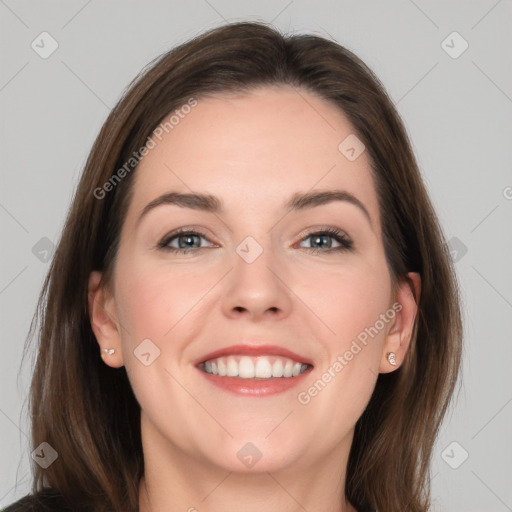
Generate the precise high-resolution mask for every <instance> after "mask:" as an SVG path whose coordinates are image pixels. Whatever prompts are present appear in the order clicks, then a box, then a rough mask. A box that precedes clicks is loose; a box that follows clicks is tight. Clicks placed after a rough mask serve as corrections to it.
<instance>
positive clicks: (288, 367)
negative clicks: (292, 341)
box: [283, 360, 293, 377]
mask: <svg viewBox="0 0 512 512" xmlns="http://www.w3.org/2000/svg"><path fill="white" fill-rule="evenodd" d="M283 375H284V376H285V377H291V376H292V375H293V361H290V360H288V361H286V364H285V365H284V371H283Z"/></svg>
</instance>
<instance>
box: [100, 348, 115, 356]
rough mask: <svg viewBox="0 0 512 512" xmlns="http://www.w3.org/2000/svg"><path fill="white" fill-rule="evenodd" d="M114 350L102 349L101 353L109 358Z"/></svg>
mask: <svg viewBox="0 0 512 512" xmlns="http://www.w3.org/2000/svg"><path fill="white" fill-rule="evenodd" d="M115 351H116V350H115V349H114V348H104V349H103V350H102V352H103V353H104V354H105V355H107V356H111V355H112V354H113V353H114V352H115Z"/></svg>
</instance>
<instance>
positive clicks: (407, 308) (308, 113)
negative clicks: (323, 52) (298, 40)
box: [91, 87, 415, 471]
mask: <svg viewBox="0 0 512 512" xmlns="http://www.w3.org/2000/svg"><path fill="white" fill-rule="evenodd" d="M189 110H190V111H189ZM185 111H186V112H188V113H187V114H183V112H185ZM181 112H182V117H179V122H177V123H176V119H175V120H174V123H173V125H172V126H173V128H172V129H169V128H168V130H167V131H168V133H166V132H165V130H163V132H162V130H160V131H159V132H158V133H159V135H160V136H159V137H156V136H154V137H153V139H152V140H153V142H154V145H153V144H151V146H154V147H152V149H149V150H148V152H147V153H146V155H145V156H144V157H143V159H142V161H141V163H140V164H139V166H138V168H137V170H136V171H134V172H136V174H135V176H134V178H135V183H134V196H133V199H132V201H131V203H130V206H129V210H128V213H127V216H126V219H125V222H124V225H123V227H122V233H121V240H120V246H119V252H118V258H117V261H116V266H115V271H114V286H113V295H112V297H110V298H108V300H106V301H105V303H104V309H105V310H106V311H107V312H108V313H109V315H110V317H111V318H112V319H114V322H113V324H112V329H110V330H109V327H108V324H107V323H105V324H104V325H103V327H101V328H99V327H98V325H99V324H100V323H101V320H97V321H93V328H94V329H95V333H96V335H97V338H98V342H99V343H100V345H101V346H102V348H110V347H115V348H116V353H115V354H114V355H109V356H105V362H106V363H107V364H110V365H111V366H121V365H125V367H126V370H127V373H128V376H129V379H130V382H131V385H132V387H133V390H134V392H135V395H136V398H137V400H138V402H139V404H140V406H141V410H142V429H143V441H144V442H145V443H146V445H151V446H152V447H153V448H154V449H155V452H156V451H160V453H162V452H165V453H168V454H172V455H173V456H176V457H188V458H190V457H192V458H193V459H194V460H196V461H200V462H201V463H202V464H211V465H212V466H216V467H222V468H223V469H227V470H229V471H258V470H261V471H273V470H276V469H279V468H286V467H290V466H291V465H292V464H297V463H301V464H302V463H303V464H308V465H309V466H308V467H311V466H312V464H314V463H315V462H319V461H321V460H325V457H326V456H333V457H338V459H339V457H340V456H346V455H348V449H349V447H350V444H351V441H352V434H353V429H354V425H355V423H356V421H357V420H358V418H359V417H360V416H361V414H362V412H363V410H364V409H365V407H366V405H367V403H368V401H369V399H370V396H371V394H372V391H373V389H374V386H375V383H376V379H377V376H378V374H379V372H388V371H391V370H392V369H394V368H395V367H393V366H391V365H390V364H389V362H388V361H387V359H386V357H385V354H386V352H388V351H394V352H395V353H396V360H397V362H398V364H400V363H401V362H402V361H403V357H404V355H405V351H406V350H407V340H408V337H409V335H410V332H411V330H412V322H413V318H414V314H415V309H414V307H413V304H414V300H413V299H412V298H411V297H412V296H411V293H410V290H409V287H408V286H405V285H401V286H399V287H398V288H397V289H396V290H394V289H393V288H392V283H391V278H390V273H389V270H388V267H387V264H386V258H385V254H384V248H383V243H382V236H381V219H380V217H379V205H378V200H377V195H376V190H375V187H374V184H373V181H372V177H371V174H370V161H369V157H368V155H367V152H366V151H364V148H363V147H361V146H360V142H358V140H357V139H355V138H354V137H355V135H354V129H353V127H352V126H351V124H350V123H349V122H348V120H347V118H346V117H345V116H344V115H343V114H342V113H341V112H340V111H339V110H338V109H337V108H335V107H334V106H333V105H331V104H330V103H328V102H326V101H324V100H321V99H319V98H317V97H316V96H314V95H312V94H310V93H308V92H305V91H302V90H301V91H300V94H299V92H298V91H296V90H294V89H292V88H288V87H281V88H259V89H256V90H254V91H253V92H252V93H251V94H249V95H243V96H242V95H240V96H233V95H232V96H228V95H225V96H222V97H220V96H219V97H217V98H208V99H199V100H198V101H197V105H196V106H193V107H191V108H190V109H185V110H182V111H181ZM166 120H167V118H166ZM161 132H162V133H163V134H162V133H161ZM347 137H349V138H348V139H347ZM160 139H161V140H160ZM343 141H345V142H344V143H343V144H341V143H342V142H343ZM340 144H341V146H340ZM361 151H362V152H361ZM320 192H326V193H327V194H324V195H316V194H318V193H320ZM335 192H336V194H335ZM165 194H175V196H174V198H175V202H172V201H171V199H172V196H168V201H165V200H159V201H158V205H157V206H155V205H153V207H152V208H148V209H146V206H147V205H148V204H150V203H151V202H153V201H155V199H157V198H160V197H162V196H164V195H165ZM176 194H187V195H191V194H198V195H201V196H209V197H210V196H214V197H215V199H214V200H211V198H210V201H205V200H200V199H198V198H193V197H192V196H190V197H188V199H187V198H182V199H177V197H178V196H177V195H176ZM303 195H304V196H306V197H305V198H301V196H303ZM310 195H311V198H310V199H307V197H309V196H310ZM143 211H145V213H144V214H143V213H142V212H143ZM176 230H183V231H185V232H190V231H192V232H194V233H192V234H191V233H188V234H182V235H181V236H179V235H174V236H173V233H174V232H175V231H176ZM326 231H327V233H326ZM164 245H165V247H164ZM96 277H98V276H97V275H96ZM94 279H95V277H94V276H92V278H91V286H92V285H93V284H94V283H95V281H94ZM96 284H97V281H96ZM91 289H93V287H92V288H91ZM97 298H98V297H97ZM397 301H398V302H399V303H400V304H397ZM93 316H94V315H93ZM96 316H97V319H99V318H100V316H101V312H100V311H99V310H98V313H97V314H96ZM218 351H221V352H218ZM218 356H222V358H219V357H218ZM206 360H209V362H208V363H207V364H206V365H203V364H201V363H204V362H205V361H206ZM297 364H298V366H297ZM206 370H207V371H210V372H214V373H215V372H220V374H221V375H215V374H208V373H206ZM299 370H305V371H304V372H303V373H301V374H299V375H297V376H293V375H294V374H296V373H297V371H299ZM254 372H258V375H260V377H259V378H256V379H255V378H254ZM284 372H292V376H291V377H285V376H275V377H272V376H273V375H280V374H281V375H282V374H283V373H284ZM236 373H239V375H238V376H235V374H236ZM240 373H241V374H242V376H240ZM287 374H288V373H287ZM341 454H343V455H341ZM252 467H254V469H252Z"/></svg>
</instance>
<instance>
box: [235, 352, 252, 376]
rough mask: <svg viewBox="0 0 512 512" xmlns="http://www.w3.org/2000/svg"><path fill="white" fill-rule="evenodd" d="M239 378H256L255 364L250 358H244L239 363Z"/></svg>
mask: <svg viewBox="0 0 512 512" xmlns="http://www.w3.org/2000/svg"><path fill="white" fill-rule="evenodd" d="M238 376H239V377H241V378H242V379H252V378H254V363H253V362H252V359H251V358H250V357H247V356H244V357H242V358H241V359H240V362H239V363H238Z"/></svg>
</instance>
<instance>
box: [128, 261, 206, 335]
mask: <svg viewBox="0 0 512 512" xmlns="http://www.w3.org/2000/svg"><path fill="white" fill-rule="evenodd" d="M135 268H136V269H137V271H134V269H135ZM120 275H123V279H121V280H120V284H119V286H118V297H119V298H120V299H119V301H118V302H119V303H120V311H119V314H120V316H122V319H124V322H125V323H126V327H127V330H128V331H129V333H130V334H129V336H130V337H132V338H140V337H141V336H142V339H143V338H154V339H155V340H160V341H162V340H163V339H164V338H166V337H167V335H169V331H170V330H172V329H173V326H175V325H176V324H177V323H178V322H179V321H180V319H182V318H183V317H184V316H185V315H187V314H188V313H189V312H190V313H191V314H192V315H193V311H192V310H193V309H194V305H195V304H197V302H198V300H199V298H200V297H202V296H203V295H204V293H205V290H207V289H208V286H211V284H209V283H208V282H205V279H204V276H201V275H200V273H199V272H197V271H196V272H192V270H188V269H186V268H185V267H184V266H183V267H179V268H170V267H169V265H167V266H160V265H152V266H149V265H146V266H144V264H143V263H142V264H141V265H136V264H134V265H133V266H132V267H130V268H128V267H125V268H124V269H122V268H120ZM210 279H211V276H210ZM121 321H123V320H121ZM125 335H126V333H125ZM134 341H136V340H134Z"/></svg>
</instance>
